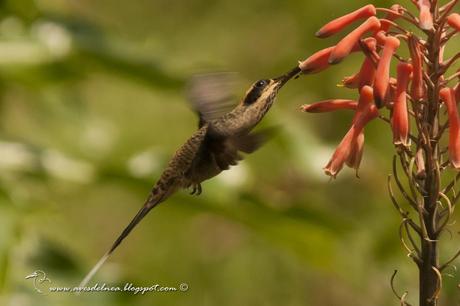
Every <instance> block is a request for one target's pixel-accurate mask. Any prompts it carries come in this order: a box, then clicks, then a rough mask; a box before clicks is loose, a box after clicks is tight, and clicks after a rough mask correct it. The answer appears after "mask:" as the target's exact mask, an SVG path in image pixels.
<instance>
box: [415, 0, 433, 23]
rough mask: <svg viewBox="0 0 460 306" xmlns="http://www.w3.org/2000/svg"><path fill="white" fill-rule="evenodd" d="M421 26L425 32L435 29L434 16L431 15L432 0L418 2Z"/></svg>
mask: <svg viewBox="0 0 460 306" xmlns="http://www.w3.org/2000/svg"><path fill="white" fill-rule="evenodd" d="M417 6H418V9H419V11H420V15H419V19H420V22H419V25H420V27H421V28H422V29H423V30H429V29H431V28H432V27H433V16H432V15H431V11H430V10H431V3H430V0H418V4H417Z"/></svg>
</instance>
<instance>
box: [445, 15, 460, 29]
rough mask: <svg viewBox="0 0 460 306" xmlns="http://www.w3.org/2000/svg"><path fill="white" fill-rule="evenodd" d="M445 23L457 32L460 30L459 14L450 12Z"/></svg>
mask: <svg viewBox="0 0 460 306" xmlns="http://www.w3.org/2000/svg"><path fill="white" fill-rule="evenodd" d="M447 24H448V25H450V27H451V28H453V29H454V30H456V31H457V32H458V31H460V15H459V14H457V13H453V14H450V15H449V17H447Z"/></svg>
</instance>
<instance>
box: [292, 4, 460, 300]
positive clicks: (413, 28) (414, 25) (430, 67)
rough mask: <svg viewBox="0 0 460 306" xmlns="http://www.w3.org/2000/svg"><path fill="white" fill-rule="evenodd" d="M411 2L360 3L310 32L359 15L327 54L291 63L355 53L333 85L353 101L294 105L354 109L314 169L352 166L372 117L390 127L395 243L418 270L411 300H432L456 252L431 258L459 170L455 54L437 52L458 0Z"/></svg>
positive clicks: (333, 60) (340, 26) (459, 19)
mask: <svg viewBox="0 0 460 306" xmlns="http://www.w3.org/2000/svg"><path fill="white" fill-rule="evenodd" d="M411 2H412V3H413V4H415V5H414V6H413V7H412V8H411V9H412V10H414V11H415V12H412V13H411V12H410V10H409V9H407V8H405V7H404V6H402V5H401V4H395V5H393V6H392V7H391V8H379V7H374V6H373V5H367V6H364V7H362V8H360V9H358V10H355V11H354V12H352V13H350V14H347V15H345V16H343V17H340V18H337V19H336V20H333V21H331V22H329V23H328V24H326V26H324V27H323V28H322V29H321V30H320V31H318V33H317V36H318V37H320V38H325V37H329V36H331V35H333V34H335V33H337V32H339V31H343V30H344V28H345V27H346V26H348V25H350V24H352V23H353V22H355V21H357V20H361V19H366V18H367V19H366V20H365V21H364V22H362V23H361V24H360V25H359V26H357V28H355V29H354V30H351V32H350V33H349V34H348V35H346V36H345V37H344V38H343V39H342V40H340V41H339V42H338V43H337V44H336V45H334V46H331V47H329V48H327V49H325V50H327V52H326V51H322V52H323V53H322V56H321V57H319V56H317V59H316V58H315V56H312V57H310V58H309V59H307V60H306V61H304V62H301V64H300V66H299V67H300V68H301V69H302V70H303V72H304V73H305V74H308V73H312V72H313V71H314V72H317V71H319V70H324V69H331V68H332V66H331V65H330V64H337V63H339V62H341V61H343V60H345V59H346V57H347V56H348V55H349V54H350V53H351V52H361V53H362V54H363V56H364V59H363V64H362V66H361V68H360V70H359V71H358V72H356V73H355V74H352V75H351V76H350V77H346V78H344V79H343V80H342V82H341V85H342V87H344V88H348V89H351V90H357V91H358V95H359V102H356V101H353V100H343V99H331V100H326V101H321V102H318V103H313V104H307V105H304V106H303V107H302V110H303V111H305V112H311V113H319V112H329V111H336V110H342V109H347V110H351V111H354V112H355V116H354V117H353V120H352V122H351V127H350V129H349V130H348V132H347V133H346V134H345V136H344V138H343V139H342V141H341V142H340V144H339V146H338V147H337V149H336V150H335V152H334V154H333V155H332V157H331V159H330V160H329V162H328V164H327V165H326V166H325V167H324V171H325V173H326V174H327V175H329V176H331V177H333V178H335V177H336V176H337V175H338V174H339V173H340V171H341V170H342V169H343V167H344V166H345V165H347V166H348V167H350V168H353V169H355V170H356V171H357V170H358V168H359V165H360V163H361V159H362V156H363V148H364V142H365V137H364V134H365V126H366V125H367V124H368V123H369V122H371V121H373V119H375V118H378V117H380V118H389V119H386V120H382V121H380V122H381V124H388V125H389V128H390V129H391V130H392V132H393V139H391V140H390V141H392V142H393V144H394V147H395V155H394V158H393V166H392V174H391V175H390V176H389V179H388V191H389V195H390V199H391V202H392V203H393V206H394V207H395V208H396V209H397V211H398V213H399V215H400V216H401V218H402V221H401V226H400V239H401V243H402V245H403V246H404V247H405V249H406V250H407V251H408V253H409V254H408V255H409V257H410V258H411V259H412V260H413V261H414V263H415V264H416V266H417V268H418V270H419V277H418V282H419V305H420V306H437V305H438V301H439V298H440V296H441V293H442V290H441V289H442V282H443V279H442V272H443V270H444V269H446V268H447V267H448V266H449V265H452V263H453V262H454V261H455V260H456V258H457V257H459V256H460V251H459V252H458V253H456V254H455V255H454V256H453V257H452V258H450V259H449V260H448V261H446V262H440V259H439V244H440V243H441V241H440V237H441V235H442V233H443V232H445V231H447V230H448V227H449V224H451V221H452V220H451V219H452V214H453V211H454V209H455V206H456V203H457V201H458V199H459V198H460V195H459V192H458V191H459V190H457V186H456V185H457V181H458V180H459V179H460V172H458V173H457V175H455V179H453V180H451V181H449V182H447V183H444V182H446V180H447V179H448V178H449V177H451V175H450V174H449V172H456V171H459V170H460V116H459V114H458V109H457V102H459V101H460V82H459V76H460V73H459V72H458V68H459V67H456V65H458V59H460V52H459V53H457V54H455V55H454V56H452V57H451V58H448V59H446V58H445V57H444V49H445V48H448V47H449V42H450V40H451V39H453V38H454V37H455V36H456V34H457V32H459V31H460V15H458V14H457V13H453V12H452V11H453V9H454V8H455V6H456V5H457V2H458V0H452V1H450V2H448V3H447V4H444V5H441V4H440V3H439V1H437V0H412V1H411ZM416 33H417V34H416ZM357 46H359V47H360V48H359V49H358V48H357ZM403 48H405V49H406V50H407V51H408V52H401V54H408V55H404V56H406V57H404V56H403V55H401V54H399V52H400V50H401V49H403ZM320 52H321V51H320ZM310 67H314V68H315V69H311V68H310ZM456 69H457V71H456ZM393 71H396V76H395V75H393V73H394V72H393ZM455 81H457V84H451V83H453V82H455ZM404 181H406V182H407V184H404ZM393 183H395V184H396V186H397V190H398V191H399V195H398V194H395V192H394V190H393V187H392V184H393ZM405 186H407V187H405ZM415 237H418V239H416V238H415ZM394 277H395V274H393V276H392V277H391V281H392V282H393V279H394ZM392 289H393V291H394V292H395V294H396V296H397V298H398V299H399V300H400V303H401V305H410V304H409V302H408V301H407V298H408V296H407V294H404V295H400V294H397V290H395V288H394V286H393V283H392Z"/></svg>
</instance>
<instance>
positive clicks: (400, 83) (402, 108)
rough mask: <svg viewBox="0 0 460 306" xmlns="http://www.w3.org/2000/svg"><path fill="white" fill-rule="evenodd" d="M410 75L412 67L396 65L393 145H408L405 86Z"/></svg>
mask: <svg viewBox="0 0 460 306" xmlns="http://www.w3.org/2000/svg"><path fill="white" fill-rule="evenodd" d="M411 73H412V65H411V64H407V63H399V64H398V79H397V84H396V97H395V101H394V105H393V114H392V117H391V127H392V129H393V143H394V144H395V145H401V144H402V145H404V146H409V145H410V138H409V114H408V111H407V99H406V93H407V86H408V84H409V80H410V76H411Z"/></svg>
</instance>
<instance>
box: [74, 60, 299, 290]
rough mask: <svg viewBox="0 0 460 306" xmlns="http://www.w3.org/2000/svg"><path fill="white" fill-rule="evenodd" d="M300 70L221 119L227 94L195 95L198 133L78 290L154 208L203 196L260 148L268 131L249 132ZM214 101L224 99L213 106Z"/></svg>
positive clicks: (255, 88) (251, 93)
mask: <svg viewBox="0 0 460 306" xmlns="http://www.w3.org/2000/svg"><path fill="white" fill-rule="evenodd" d="M300 72H301V70H300V68H299V67H298V66H297V67H295V68H293V69H292V70H290V71H289V72H288V73H286V74H284V75H282V76H280V77H277V78H273V79H262V80H259V81H257V82H255V83H254V84H252V86H251V87H250V88H249V89H248V90H247V91H246V94H245V96H244V97H243V98H242V99H241V102H240V103H239V104H238V105H237V106H236V107H234V108H233V109H232V110H230V111H228V112H225V113H223V114H222V115H221V113H222V108H224V107H222V105H224V100H227V99H226V98H227V97H226V96H225V95H222V94H219V92H216V91H213V90H210V91H209V90H207V89H209V88H206V86H205V87H204V88H202V89H203V90H201V93H200V92H199V91H198V92H196V91H195V92H194V93H193V92H192V95H191V96H192V97H191V102H192V105H193V106H194V108H195V111H196V112H197V114H198V117H199V123H198V130H197V131H196V132H195V133H194V134H193V135H192V136H191V137H190V138H189V139H188V140H187V141H186V142H185V143H184V144H183V145H182V146H181V147H180V148H179V149H178V150H177V151H176V153H175V154H174V155H173V157H172V158H171V160H170V161H169V163H168V165H167V166H166V169H165V170H164V171H163V173H162V174H161V176H160V178H159V179H158V181H157V182H156V184H155V185H154V187H153V188H152V190H151V192H150V194H149V196H148V198H147V200H146V201H145V203H144V204H143V206H142V207H141V209H140V210H139V211H138V213H137V214H136V215H135V216H134V218H133V219H132V220H131V222H130V223H129V224H128V225H127V226H126V228H125V229H124V230H123V231H122V233H121V234H120V235H119V236H118V238H117V239H116V240H115V242H114V243H113V244H112V246H111V247H110V249H109V250H108V251H107V252H106V253H105V254H104V255H103V256H102V258H101V259H100V260H99V261H98V262H97V264H96V265H95V266H94V267H93V268H92V269H91V271H90V272H89V273H88V274H87V275H86V276H85V278H84V279H83V281H82V282H81V283H80V287H84V286H86V284H87V283H88V282H89V280H90V279H91V278H92V277H93V276H94V274H96V272H97V271H98V270H99V268H100V267H101V266H102V265H103V264H104V262H105V261H106V260H107V259H108V258H109V257H110V255H111V254H112V253H113V252H114V251H115V249H117V247H118V246H119V245H120V244H121V242H122V241H123V240H124V239H125V238H126V237H127V236H128V235H129V234H130V233H131V231H132V230H133V228H134V227H136V225H137V224H138V223H139V222H140V221H141V220H142V219H143V218H144V217H145V216H146V215H147V214H148V213H149V212H150V210H151V209H152V208H154V207H155V206H157V205H158V204H160V203H161V202H164V201H165V200H166V199H167V198H168V197H169V196H171V195H172V194H173V193H175V192H176V191H178V190H179V189H184V188H185V189H186V188H191V189H192V191H191V194H195V195H199V194H201V192H202V188H201V183H202V182H203V181H205V180H208V179H210V178H212V177H214V176H217V175H218V174H219V173H221V172H222V171H224V170H227V169H229V168H230V166H234V165H236V164H237V163H238V161H240V160H242V156H241V155H240V153H239V152H243V153H246V154H249V153H252V152H254V151H255V150H257V149H258V148H259V147H260V146H261V145H262V143H263V142H264V141H265V139H266V137H265V135H264V133H260V132H259V133H255V132H251V131H252V130H253V128H254V127H255V126H256V125H257V124H258V123H259V122H260V121H261V120H262V118H263V117H264V116H265V114H266V113H267V112H268V111H269V110H270V108H271V106H272V105H273V103H274V101H275V98H276V96H277V94H278V91H279V90H280V88H281V87H283V85H284V84H286V82H287V81H289V80H290V79H291V78H293V77H295V76H298V74H299V73H300ZM211 87H212V86H211ZM211 89H212V88H211ZM192 91H193V90H192ZM215 100H221V101H220V102H215V103H211V102H212V101H215ZM219 105H220V107H219Z"/></svg>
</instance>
